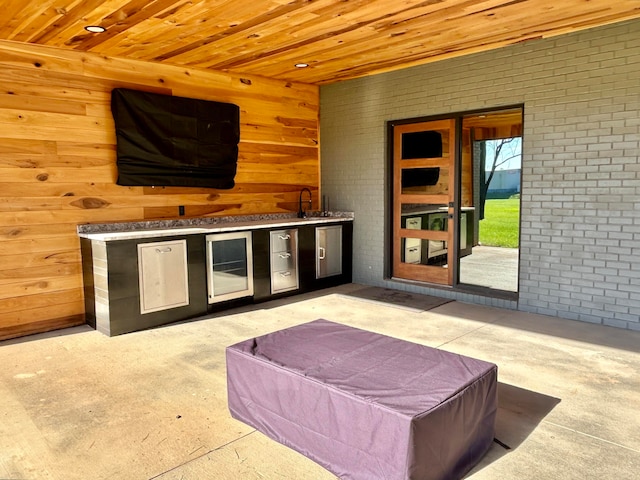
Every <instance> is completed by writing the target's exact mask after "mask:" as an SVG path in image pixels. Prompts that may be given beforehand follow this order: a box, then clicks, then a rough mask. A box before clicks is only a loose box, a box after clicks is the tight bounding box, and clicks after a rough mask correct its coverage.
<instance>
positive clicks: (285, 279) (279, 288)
mask: <svg viewBox="0 0 640 480" xmlns="http://www.w3.org/2000/svg"><path fill="white" fill-rule="evenodd" d="M297 288H298V274H297V270H296V269H295V268H292V269H289V270H280V271H277V272H276V271H274V272H273V273H272V274H271V291H272V292H273V293H280V292H286V291H288V290H296V289H297Z"/></svg>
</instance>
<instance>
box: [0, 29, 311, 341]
mask: <svg viewBox="0 0 640 480" xmlns="http://www.w3.org/2000/svg"><path fill="white" fill-rule="evenodd" d="M115 87H127V88H132V89H139V90H149V91H154V92H158V93H166V94H174V95H177V96H185V97H193V98H202V99H207V100H216V101H221V102H230V103H235V104H237V105H238V106H239V107H240V111H241V113H240V122H241V130H240V132H241V134H240V137H241V141H240V142H241V143H240V146H239V151H240V154H239V159H238V173H237V175H236V187H235V188H234V189H233V190H214V189H189V188H179V187H172V188H147V187H144V188H143V187H121V186H118V185H116V184H115V180H116V164H115V131H114V125H113V119H112V117H111V111H110V106H109V104H110V92H111V90H112V89H113V88H115ZM318 110H319V93H318V88H317V87H315V86H311V85H306V84H292V83H286V82H282V81H276V80H270V79H265V78H260V77H250V76H239V75H232V74H226V73H222V72H210V71H202V70H195V69H184V68H179V67H171V66H164V65H159V64H152V63H145V62H138V61H130V60H122V59H115V58H105V57H102V56H98V55H93V54H84V53H80V52H75V51H70V50H61V49H56V48H48V47H39V46H31V45H26V44H22V43H16V42H7V41H0V241H1V243H0V245H2V250H1V251H0V339H6V338H12V337H18V336H22V335H26V334H31V333H36V332H44V331H48V330H52V329H57V328H63V327H68V326H73V325H78V324H81V323H84V305H83V293H82V288H83V287H82V285H83V283H82V270H81V258H80V244H79V240H78V237H77V234H76V226H77V225H78V224H82V223H103V222H111V221H129V220H141V219H155V218H176V217H178V206H180V205H184V206H185V210H186V217H189V216H220V215H243V214H255V213H278V212H286V211H296V210H297V207H298V194H299V191H300V189H301V188H303V187H309V188H310V189H311V190H312V191H313V196H314V208H317V207H318V200H317V199H318V193H319V182H320V162H319V145H318Z"/></svg>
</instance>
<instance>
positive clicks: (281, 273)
mask: <svg viewBox="0 0 640 480" xmlns="http://www.w3.org/2000/svg"><path fill="white" fill-rule="evenodd" d="M280 276H281V277H290V276H291V272H280Z"/></svg>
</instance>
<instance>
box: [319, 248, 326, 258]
mask: <svg viewBox="0 0 640 480" xmlns="http://www.w3.org/2000/svg"><path fill="white" fill-rule="evenodd" d="M324 257H325V249H324V248H323V247H318V258H319V259H320V260H324Z"/></svg>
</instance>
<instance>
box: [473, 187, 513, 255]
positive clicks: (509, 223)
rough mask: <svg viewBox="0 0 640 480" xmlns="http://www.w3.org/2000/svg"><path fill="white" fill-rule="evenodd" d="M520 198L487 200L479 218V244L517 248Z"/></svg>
mask: <svg viewBox="0 0 640 480" xmlns="http://www.w3.org/2000/svg"><path fill="white" fill-rule="evenodd" d="M519 226H520V199H519V198H508V199H505V200H492V199H490V200H487V203H486V204H485V207H484V220H480V244H482V245H487V246H492V247H506V248H518V237H519V232H520V228H519Z"/></svg>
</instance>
